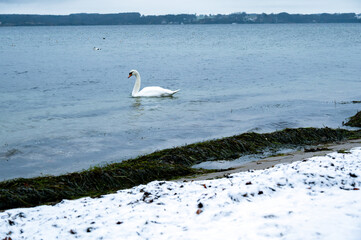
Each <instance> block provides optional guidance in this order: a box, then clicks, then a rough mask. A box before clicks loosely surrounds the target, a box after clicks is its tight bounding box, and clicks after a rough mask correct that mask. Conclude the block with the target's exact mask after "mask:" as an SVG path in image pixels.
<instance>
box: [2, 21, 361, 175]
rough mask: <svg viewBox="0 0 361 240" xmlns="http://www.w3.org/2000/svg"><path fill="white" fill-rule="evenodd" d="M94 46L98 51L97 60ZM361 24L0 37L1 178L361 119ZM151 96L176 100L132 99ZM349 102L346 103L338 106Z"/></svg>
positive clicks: (116, 29)
mask: <svg viewBox="0 0 361 240" xmlns="http://www.w3.org/2000/svg"><path fill="white" fill-rule="evenodd" d="M93 47H98V48H100V49H101V50H99V51H94V50H93ZM360 62H361V25H359V24H308V25H302V24H280V25H182V26H79V27H74V26H72V27H3V28H0V99H1V101H0V180H3V179H10V178H15V177H32V176H38V175H44V174H61V173H66V172H72V171H78V170H82V169H87V168H88V167H90V166H94V165H98V164H105V163H109V162H119V161H122V160H124V159H127V158H130V157H135V156H138V155H141V154H146V153H150V152H153V151H155V150H159V149H163V148H169V147H173V146H179V145H184V144H187V143H193V142H196V141H202V140H206V139H213V138H218V137H224V136H231V135H234V134H240V133H243V132H247V131H256V132H270V131H274V130H280V129H283V128H286V127H291V128H296V127H323V126H328V127H341V123H342V121H345V119H346V118H347V117H350V116H352V115H354V114H355V113H356V112H357V110H361V105H360V104H351V103H349V102H350V101H352V100H361V91H360V89H361V68H360ZM131 69H137V70H138V71H139V72H140V74H141V76H142V86H143V87H144V86H152V85H153V86H162V87H166V88H169V89H178V88H180V89H181V91H180V92H179V93H177V94H176V95H175V97H174V98H149V99H134V98H131V97H130V93H131V91H132V88H133V84H134V78H132V79H127V76H128V72H129V70H131ZM341 102H342V103H346V104H341Z"/></svg>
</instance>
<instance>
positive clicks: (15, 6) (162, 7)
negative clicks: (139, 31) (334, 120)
mask: <svg viewBox="0 0 361 240" xmlns="http://www.w3.org/2000/svg"><path fill="white" fill-rule="evenodd" d="M119 12H139V13H141V14H144V15H162V14H180V13H189V14H194V13H196V14H217V13H221V14H229V13H235V12H247V13H263V12H264V13H279V12H288V13H304V14H306V13H324V12H327V13H341V12H342V13H346V12H355V13H361V0H182V1H180V0H173V1H169V0H153V1H149V0H132V1H125V0H122V1H119V0H102V1H95V0H51V1H49V0H0V14H59V15H64V14H71V13H119Z"/></svg>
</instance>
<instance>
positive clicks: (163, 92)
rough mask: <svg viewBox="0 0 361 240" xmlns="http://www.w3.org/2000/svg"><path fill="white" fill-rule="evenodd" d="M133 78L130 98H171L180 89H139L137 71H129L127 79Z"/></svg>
mask: <svg viewBox="0 0 361 240" xmlns="http://www.w3.org/2000/svg"><path fill="white" fill-rule="evenodd" d="M133 75H134V76H135V78H136V80H135V84H134V88H133V92H132V97H171V96H173V94H175V93H176V92H178V91H179V90H180V89H178V90H175V91H172V90H169V89H165V88H161V87H145V88H143V89H142V90H140V91H139V89H140V74H139V72H138V71H137V70H131V71H130V72H129V76H128V78H130V77H131V76H133Z"/></svg>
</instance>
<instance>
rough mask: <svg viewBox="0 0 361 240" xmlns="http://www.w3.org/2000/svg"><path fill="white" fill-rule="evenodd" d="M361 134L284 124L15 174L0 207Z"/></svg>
mask: <svg viewBox="0 0 361 240" xmlns="http://www.w3.org/2000/svg"><path fill="white" fill-rule="evenodd" d="M359 138H361V130H358V131H349V130H345V129H331V128H319V129H318V128H298V129H285V130H282V131H276V132H272V133H265V134H258V133H243V134H240V135H236V136H232V137H226V138H222V139H216V140H210V141H205V142H200V143H194V144H189V145H186V146H181V147H175V148H171V149H165V150H161V151H157V152H154V153H151V154H148V155H144V156H140V157H137V158H134V159H129V160H127V161H123V162H120V163H113V164H109V165H106V166H104V167H94V168H91V169H89V170H85V171H83V172H76V173H70V174H65V175H61V176H45V177H37V178H31V179H24V178H19V179H14V180H8V181H4V182H0V210H4V209H10V208H16V207H30V206H36V205H40V204H49V203H57V202H60V201H61V200H62V199H75V198H80V197H84V196H99V195H102V194H107V193H110V192H115V191H116V190H119V189H125V188H130V187H133V186H136V185H139V184H146V183H148V182H150V181H153V180H170V179H174V178H178V177H184V176H189V175H193V174H197V173H202V172H208V171H209V170H202V169H200V170H199V169H198V170H197V169H193V168H192V166H193V165H194V164H198V163H201V162H204V161H212V160H220V159H229V160H231V159H236V158H238V157H240V156H241V155H245V154H254V153H260V152H262V151H263V150H264V149H266V148H273V149H280V148H285V147H290V146H291V147H292V146H302V145H312V144H320V143H330V142H337V141H341V140H347V139H359Z"/></svg>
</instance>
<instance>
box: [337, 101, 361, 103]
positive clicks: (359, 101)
mask: <svg viewBox="0 0 361 240" xmlns="http://www.w3.org/2000/svg"><path fill="white" fill-rule="evenodd" d="M359 103H361V101H348V102H347V101H342V102H339V104H359Z"/></svg>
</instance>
